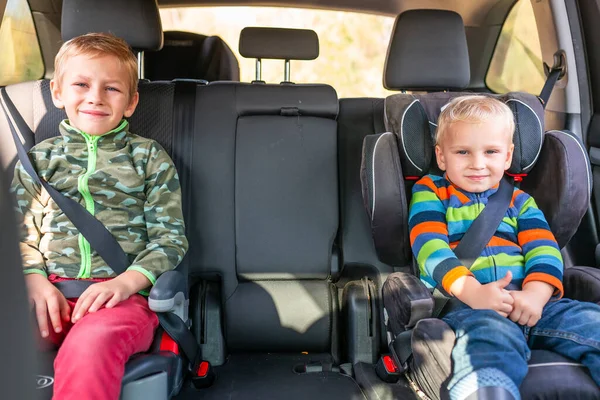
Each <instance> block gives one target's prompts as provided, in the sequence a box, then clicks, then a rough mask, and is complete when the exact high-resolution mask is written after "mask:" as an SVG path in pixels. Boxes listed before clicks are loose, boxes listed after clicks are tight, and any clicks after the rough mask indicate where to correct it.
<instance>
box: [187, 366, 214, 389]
mask: <svg viewBox="0 0 600 400" xmlns="http://www.w3.org/2000/svg"><path fill="white" fill-rule="evenodd" d="M214 381H215V372H214V371H213V368H212V366H211V365H210V363H209V362H208V361H200V363H199V364H198V367H197V368H194V371H193V376H192V384H193V385H194V387H195V388H196V389H204V388H207V387H209V386H211V385H212V384H213V382H214Z"/></svg>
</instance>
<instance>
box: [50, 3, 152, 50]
mask: <svg viewBox="0 0 600 400" xmlns="http://www.w3.org/2000/svg"><path fill="white" fill-rule="evenodd" d="M90 32H107V33H108V32H110V33H112V34H114V35H115V36H118V37H120V38H122V39H124V40H125V41H126V42H127V43H128V44H129V46H131V47H132V48H133V49H134V50H136V51H146V50H149V51H156V50H160V49H161V48H162V45H163V31H162V24H161V22H160V15H159V12H158V5H157V4H156V0H127V1H122V0H102V1H95V0H63V4H62V20H61V34H62V39H63V41H65V42H66V41H67V40H70V39H72V38H74V37H76V36H80V35H84V34H86V33H90Z"/></svg>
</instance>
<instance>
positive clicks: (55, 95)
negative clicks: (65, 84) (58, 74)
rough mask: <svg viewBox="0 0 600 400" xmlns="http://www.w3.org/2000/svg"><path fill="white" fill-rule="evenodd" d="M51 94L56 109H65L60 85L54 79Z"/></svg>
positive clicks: (51, 82)
mask: <svg viewBox="0 0 600 400" xmlns="http://www.w3.org/2000/svg"><path fill="white" fill-rule="evenodd" d="M50 93H52V103H54V106H55V107H56V108H65V103H63V101H62V96H61V92H60V84H59V83H58V82H57V81H55V80H54V79H52V80H51V81H50Z"/></svg>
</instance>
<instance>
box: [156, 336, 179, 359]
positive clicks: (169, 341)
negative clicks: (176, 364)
mask: <svg viewBox="0 0 600 400" xmlns="http://www.w3.org/2000/svg"><path fill="white" fill-rule="evenodd" d="M159 351H170V352H171V353H173V354H177V355H179V345H178V344H177V342H175V341H174V340H173V338H171V336H169V334H168V333H167V332H163V334H162V336H161V338H160V347H159Z"/></svg>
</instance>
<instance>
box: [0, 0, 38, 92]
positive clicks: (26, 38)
mask: <svg viewBox="0 0 600 400" xmlns="http://www.w3.org/2000/svg"><path fill="white" fill-rule="evenodd" d="M0 49H2V56H1V57H0V86H4V85H10V84H13V83H18V82H24V81H31V80H36V79H40V78H41V77H42V76H43V75H44V62H43V60H42V53H41V50H40V45H39V42H38V38H37V35H36V32H35V25H34V24H33V18H32V16H31V10H30V9H29V5H28V4H27V0H8V2H7V4H6V10H5V12H4V18H2V24H1V25H0Z"/></svg>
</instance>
